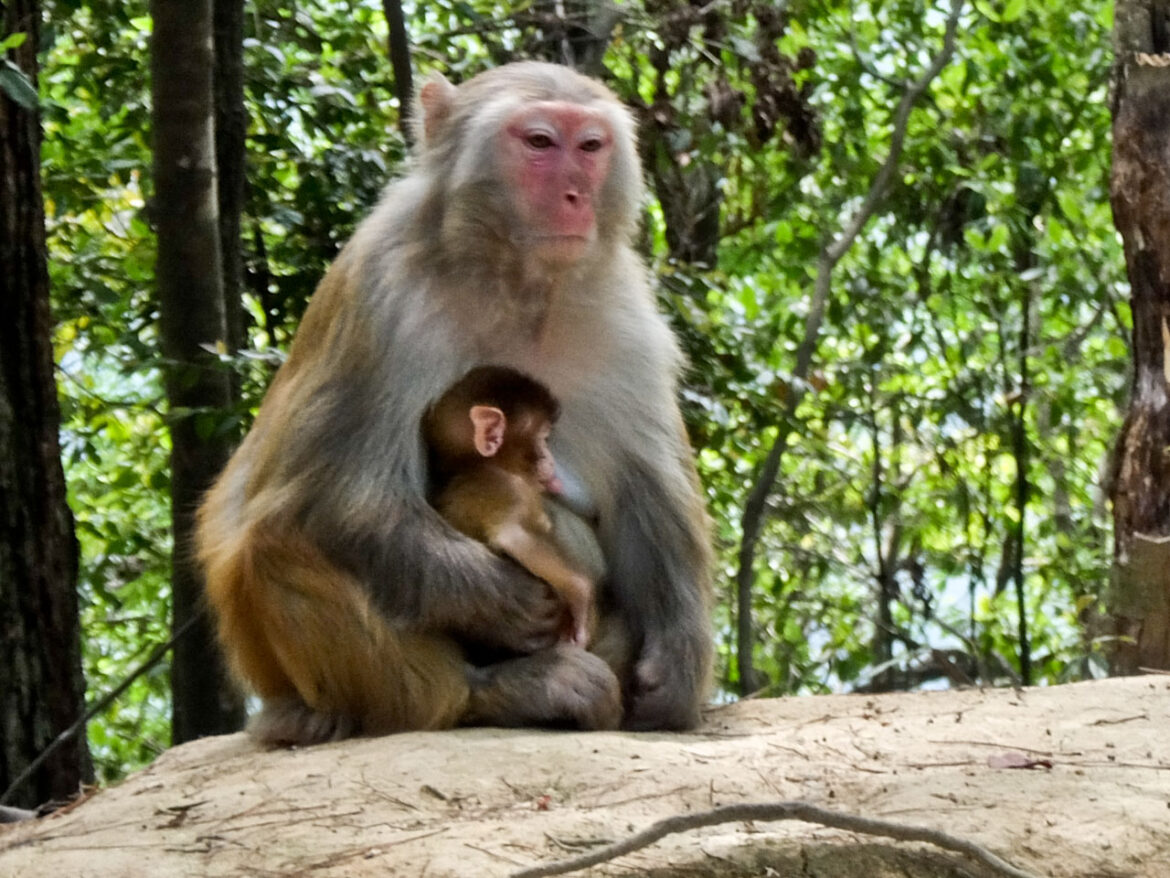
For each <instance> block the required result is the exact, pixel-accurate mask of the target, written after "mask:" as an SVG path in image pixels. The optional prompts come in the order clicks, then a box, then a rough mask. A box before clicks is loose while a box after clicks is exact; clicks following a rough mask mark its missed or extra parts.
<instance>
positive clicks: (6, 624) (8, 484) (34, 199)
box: [0, 0, 93, 805]
mask: <svg viewBox="0 0 1170 878" xmlns="http://www.w3.org/2000/svg"><path fill="white" fill-rule="evenodd" d="M0 20H2V21H3V28H2V29H0V34H4V35H8V34H14V33H24V34H27V39H26V40H25V42H24V44H23V45H21V46H19V47H18V48H17V49H16V50H15V51H13V52H10V53H9V60H11V61H12V62H14V63H15V64H16V66H17V67H18V68H20V69H21V70H22V71H23V72H24V74H25V75H26V76H27V77H28V80H29V81H31V82H32V83H34V84H35V82H36V63H37V62H36V58H37V37H38V30H39V24H40V9H39V8H38V3H37V2H36V0H10V2H0ZM29 103H34V102H33V101H32V99H31V92H30V98H29ZM40 147H41V125H40V116H39V112H38V111H37V109H36V108H35V103H34V106H33V107H31V108H29V107H24V106H21V105H20V104H18V103H16V102H14V101H13V100H12V99H10V98H9V97H8V96H7V95H6V94H5V92H4V91H3V90H2V89H0V169H3V171H2V172H0V792H3V791H4V790H7V789H8V788H9V786H10V785H11V784H12V783H13V781H14V780H15V779H16V778H17V777H19V775H20V774H21V772H22V771H23V770H24V769H25V768H26V767H27V766H28V765H29V764H30V763H31V762H32V761H33V759H35V758H36V756H37V755H38V754H39V753H40V752H41V751H42V750H44V749H45V748H46V747H47V746H48V745H49V744H50V743H51V742H52V741H53V739H54V738H56V737H57V735H58V734H60V733H61V732H62V731H64V730H65V729H67V728H68V727H69V726H70V725H72V723H73V722H74V721H75V720H76V719H77V718H78V717H79V716H81V715H82V713H83V712H84V710H85V681H84V680H83V679H82V675H81V636H80V630H79V625H78V618H77V543H76V542H75V540H74V536H73V518H72V515H71V514H70V512H69V507H68V506H67V505H66V503H65V476H64V473H63V471H62V469H61V457H60V446H59V444H58V438H57V434H58V430H59V429H60V423H61V415H60V410H59V409H58V406H57V387H56V383H55V380H54V379H55V376H54V372H53V369H54V366H53V346H52V338H51V332H52V321H51V318H50V315H49V272H48V263H47V257H46V245H45V217H44V202H43V200H42V196H41V184H40ZM92 777H93V765H92V764H91V762H90V758H89V749H88V748H87V746H86V742H85V739H84V737H76V738H74V739H73V740H71V741H69V742H68V743H66V744H65V745H63V746H62V747H60V748H59V749H58V750H57V752H56V753H55V754H54V755H52V756H51V757H50V758H48V759H47V760H46V761H45V762H44V764H43V765H42V766H41V767H40V768H39V769H38V770H36V771H35V772H34V773H33V774H32V776H31V777H30V778H29V779H28V780H27V781H25V782H23V783H21V784H20V785H19V786H17V787H16V788H14V789H13V790H12V791H11V795H10V796H8V799H9V804H16V805H36V804H39V803H41V802H44V801H47V800H49V799H58V798H64V797H68V796H71V795H73V794H75V793H77V791H78V789H79V787H80V785H81V783H82V781H85V780H90V779H92Z"/></svg>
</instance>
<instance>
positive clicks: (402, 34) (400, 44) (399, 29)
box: [382, 0, 414, 146]
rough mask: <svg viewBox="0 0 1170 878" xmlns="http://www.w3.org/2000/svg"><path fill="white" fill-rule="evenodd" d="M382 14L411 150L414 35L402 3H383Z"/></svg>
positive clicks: (394, 0)
mask: <svg viewBox="0 0 1170 878" xmlns="http://www.w3.org/2000/svg"><path fill="white" fill-rule="evenodd" d="M382 11H383V12H384V13H385V14H386V24H387V26H389V28H390V38H389V46H388V48H389V50H390V66H391V67H392V68H393V69H394V96H395V97H396V98H398V127H399V129H400V130H401V131H402V137H403V139H404V140H405V141H406V144H407V146H413V145H414V131H413V130H412V129H411V115H412V113H413V112H414V80H413V79H412V77H411V69H410V35H409V34H407V32H406V18H405V16H404V15H403V14H402V0H382Z"/></svg>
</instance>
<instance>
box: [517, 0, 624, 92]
mask: <svg viewBox="0 0 1170 878" xmlns="http://www.w3.org/2000/svg"><path fill="white" fill-rule="evenodd" d="M535 9H536V11H537V12H538V13H539V14H540V16H541V20H542V21H543V22H544V23H545V24H544V25H543V27H542V34H541V36H542V46H541V48H540V52H539V54H540V55H541V57H544V58H546V59H548V60H549V61H553V62H555V63H557V64H565V65H568V66H569V67H573V68H575V69H577V70H580V71H581V72H582V73H585V74H587V75H589V76H594V77H600V76H601V75H602V74H603V73H604V72H605V68H604V66H603V65H602V60H603V59H604V58H605V51H606V49H607V48H609V42H610V40H611V39H612V38H613V29H614V28H615V27H617V23H618V22H619V21H621V19H622V11H621V10H620V9H619V8H618V7H617V6H616V5H615V4H614V3H612V2H610V0H538V2H537V3H536V5H535Z"/></svg>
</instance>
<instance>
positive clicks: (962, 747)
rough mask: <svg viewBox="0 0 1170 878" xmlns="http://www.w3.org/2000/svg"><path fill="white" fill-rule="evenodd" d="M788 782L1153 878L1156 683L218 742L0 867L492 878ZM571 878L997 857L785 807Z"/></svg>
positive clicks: (1164, 688) (2, 854)
mask: <svg viewBox="0 0 1170 878" xmlns="http://www.w3.org/2000/svg"><path fill="white" fill-rule="evenodd" d="M1028 765H1031V767H1024V766H1028ZM1012 766H1015V767H1012ZM794 799H800V800H805V801H808V802H810V803H812V804H815V805H819V806H821V807H824V808H829V809H832V810H834V811H840V812H846V813H852V814H857V815H862V816H865V817H871V818H879V819H883V820H887V821H896V822H900V823H905V824H909V825H917V826H927V827H933V828H935V829H940V830H943V831H944V832H947V833H949V834H952V835H955V836H958V837H961V838H965V839H967V840H969V841H972V842H975V843H977V844H979V845H982V846H983V847H985V848H987V849H989V850H990V851H992V852H994V853H995V854H997V855H999V856H1000V857H1003V858H1004V859H1006V860H1009V861H1010V862H1012V863H1013V864H1014V865H1015V866H1017V867H1019V868H1020V869H1023V870H1026V871H1027V872H1030V873H1032V874H1034V875H1037V876H1040V875H1044V876H1053V878H1073V876H1077V878H1088V876H1109V878H1121V876H1141V878H1165V876H1170V677H1166V676H1148V677H1138V678H1128V679H1118V680H1105V681H1098V682H1092V683H1079V684H1075V685H1070V686H1061V687H1053V688H1043V689H1027V690H1023V691H1018V690H985V691H978V690H967V691H956V692H930V693H910V694H893V695H881V696H860V695H841V696H821V697H806V698H785V699H776V700H760V701H746V702H740V703H738V704H734V705H730V706H726V707H720V708H716V709H713V710H711V711H709V712H708V714H707V717H706V720H705V723H704V725H703V727H702V728H701V729H700V730H699V731H697V732H695V733H691V734H683V735H680V734H629V733H568V732H551V731H541V730H504V729H463V730H459V731H454V732H441V733H412V734H403V735H397V736H393V737H388V738H380V739H362V740H356V741H348V742H343V743H339V744H330V745H324V746H320V747H314V748H308V749H304V750H279V751H262V750H260V749H258V748H257V747H256V746H254V745H253V744H252V743H251V742H250V741H249V740H248V739H247V738H245V737H244V736H243V735H232V736H227V737H221V738H210V739H205V740H202V741H197V742H194V743H191V744H187V745H184V746H181V747H176V748H174V749H172V750H170V751H168V752H167V753H165V754H164V755H163V756H162V757H160V758H159V759H158V760H157V761H156V762H155V763H154V764H153V765H151V766H150V767H149V768H147V769H145V770H143V771H141V772H139V773H138V774H136V775H134V776H132V777H130V778H129V779H127V780H126V781H125V782H123V783H121V784H120V785H118V786H116V787H114V788H111V789H106V790H102V791H100V792H98V793H97V794H95V795H93V796H91V797H90V798H88V799H87V800H85V801H83V802H82V803H80V804H78V805H76V806H73V807H72V808H70V809H68V810H67V811H66V812H58V813H57V814H54V815H51V816H49V817H46V818H43V819H41V820H38V821H30V822H25V823H20V824H16V825H13V826H6V827H0V876H5V878H7V876H14V878H15V876H19V878H23V876H30V878H35V876H48V875H70V876H78V878H88V876H118V878H135V876H167V878H185V876H192V878H194V876H199V878H208V876H228V875H233V876H234V875H256V876H261V875H263V876H270V875H272V876H275V875H313V876H325V878H328V876H339V878H340V876H347V878H348V876H358V878H361V876H375V875H377V876H388V875H403V876H424V875H425V876H433V878H439V876H460V878H463V876H497V875H498V876H506V875H509V874H510V873H512V872H514V871H516V870H519V869H521V868H524V867H529V866H533V865H537V864H540V863H548V862H551V861H555V860H558V859H562V858H566V857H570V856H573V855H575V854H577V853H580V852H583V851H587V850H589V849H591V846H594V845H597V844H599V843H605V842H612V841H617V840H620V839H623V838H625V837H627V836H629V835H631V834H633V833H634V832H635V831H637V830H640V829H643V828H644V827H646V826H647V825H649V824H651V823H653V822H654V821H656V820H660V819H662V818H665V817H669V816H671V815H675V814H685V813H693V812H698V811H703V810H706V809H710V808H713V807H716V806H720V805H729V804H734V803H741V802H768V801H782V800H794ZM579 874H590V875H631V874H634V875H662V876H666V875H672V876H674V875H681V876H708V875H710V876H723V875H735V876H738V875H789V874H799V875H802V876H806V878H849V876H855V875H856V876H864V878H881V876H885V875H890V876H895V875H896V876H899V878H906V876H922V878H933V876H948V878H949V876H960V875H966V876H982V875H990V874H994V873H992V872H991V871H990V870H988V869H987V868H986V867H984V866H982V865H979V864H976V863H974V862H973V861H971V860H969V859H967V858H965V857H963V856H960V855H958V854H953V853H948V852H944V851H941V850H939V849H937V848H933V847H931V846H929V845H923V844H909V843H904V842H896V841H891V840H888V839H880V838H874V837H867V836H860V835H854V834H852V833H848V832H842V831H838V830H829V829H825V828H823V827H819V826H814V825H811V824H807V823H800V822H794V821H789V822H781V823H764V822H757V823H754V824H749V823H742V822H740V823H728V824H723V825H720V826H714V827H709V828H706V829H700V830H695V831H692V832H688V833H683V834H678V835H671V836H668V837H666V838H664V839H663V840H661V841H659V842H658V843H656V844H654V845H653V846H651V847H647V848H644V849H642V850H640V851H638V852H636V853H632V854H628V855H626V856H623V857H621V858H619V859H617V860H614V861H612V862H611V863H608V864H606V865H603V866H596V867H593V868H592V869H591V870H588V871H586V872H583V873H579Z"/></svg>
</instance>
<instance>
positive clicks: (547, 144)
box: [526, 131, 554, 149]
mask: <svg viewBox="0 0 1170 878" xmlns="http://www.w3.org/2000/svg"><path fill="white" fill-rule="evenodd" d="M526 141H527V143H528V145H529V146H531V147H532V148H533V149H549V148H551V147H552V146H553V145H554V144H553V139H552V138H551V137H549V136H548V135H547V134H545V133H544V132H543V131H533V132H531V133H530V134H529V135H528V137H527V138H526Z"/></svg>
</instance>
